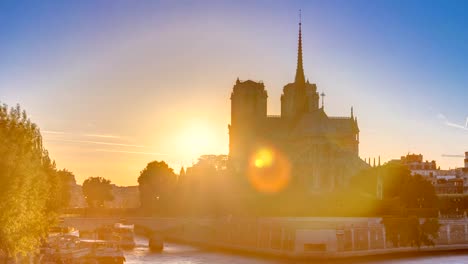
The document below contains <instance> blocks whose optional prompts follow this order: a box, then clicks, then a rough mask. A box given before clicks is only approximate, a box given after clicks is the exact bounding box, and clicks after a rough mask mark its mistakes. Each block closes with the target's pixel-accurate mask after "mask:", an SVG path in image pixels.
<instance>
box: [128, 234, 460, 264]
mask: <svg viewBox="0 0 468 264" xmlns="http://www.w3.org/2000/svg"><path fill="white" fill-rule="evenodd" d="M136 244H137V245H136V247H135V248H134V249H133V250H131V251H127V252H126V253H125V257H126V259H127V262H126V263H130V264H136V263H161V264H202V263H213V264H231V263H236V264H305V263H310V262H302V261H286V260H274V259H265V258H256V257H252V256H239V255H233V254H227V253H219V252H212V251H206V250H203V249H199V248H196V247H192V246H187V245H180V244H173V243H166V244H165V246H164V251H163V252H162V253H153V252H150V250H149V249H148V240H146V239H145V238H142V237H137V238H136ZM318 263H321V264H324V263H331V262H324V261H321V262H318ZM333 263H342V264H345V263H346V264H349V263H366V264H390V263H392V264H403V263H405V264H446V263H447V264H448V263H450V264H462V263H468V251H467V252H457V253H451V254H450V253H447V254H442V255H437V256H425V257H415V258H404V259H389V260H379V261H375V260H374V261H365V262H364V261H362V260H360V261H345V262H343V261H341V262H333Z"/></svg>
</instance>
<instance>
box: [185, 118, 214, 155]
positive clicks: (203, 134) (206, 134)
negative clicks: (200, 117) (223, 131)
mask: <svg viewBox="0 0 468 264" xmlns="http://www.w3.org/2000/svg"><path fill="white" fill-rule="evenodd" d="M214 135H215V134H214V132H213V130H212V129H211V128H210V126H208V125H207V124H204V123H202V122H197V123H195V122H194V123H193V124H190V125H189V126H187V127H186V129H184V130H183V131H181V133H180V136H179V144H178V145H179V147H180V148H181V149H183V150H184V152H185V153H186V154H189V155H202V154H212V153H211V152H213V151H214V149H215V144H214V141H215V140H214V139H215V138H214Z"/></svg>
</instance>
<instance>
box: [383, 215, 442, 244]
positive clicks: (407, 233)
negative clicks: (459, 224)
mask: <svg viewBox="0 0 468 264" xmlns="http://www.w3.org/2000/svg"><path fill="white" fill-rule="evenodd" d="M382 224H383V225H384V226H385V233H386V238H387V241H389V242H391V243H392V244H393V246H395V247H401V246H403V247H404V246H412V247H415V246H416V247H418V248H419V247H421V246H422V245H428V246H433V245H434V240H435V239H437V238H438V237H439V228H440V224H439V221H438V219H437V218H426V219H424V220H421V219H419V218H418V217H416V216H410V217H385V218H383V219H382Z"/></svg>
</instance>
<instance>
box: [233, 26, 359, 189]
mask: <svg viewBox="0 0 468 264" xmlns="http://www.w3.org/2000/svg"><path fill="white" fill-rule="evenodd" d="M324 96H325V95H324V94H319V92H318V91H317V85H316V84H314V83H310V82H309V80H308V79H306V78H305V75H304V69H303V62H302V32H301V23H299V41H298V51H297V68H296V75H295V79H294V82H292V83H289V84H287V85H285V86H284V88H283V94H282V95H281V115H280V116H270V115H267V98H268V95H267V91H266V90H265V85H264V84H263V83H262V82H255V81H252V80H247V81H240V80H239V79H237V81H236V83H235V85H234V88H233V91H232V93H231V124H230V125H229V159H230V161H231V164H233V166H235V167H236V168H237V169H238V170H243V169H245V168H246V166H248V163H249V159H251V157H252V155H253V153H254V151H255V150H256V149H258V148H261V147H264V146H268V147H272V148H274V149H276V150H278V151H279V152H281V153H282V154H283V155H284V156H285V157H286V158H287V160H288V162H289V163H290V164H291V177H292V178H293V180H294V181H295V182H296V183H298V184H299V185H300V186H302V188H305V189H306V190H307V191H310V192H322V191H327V190H328V191H331V190H335V189H336V188H339V187H344V186H346V185H347V183H348V182H349V179H350V177H352V176H353V175H354V174H355V173H357V172H358V171H359V170H360V169H362V168H364V167H365V166H366V163H365V162H364V161H363V160H361V159H360V158H359V126H358V121H357V117H355V116H354V114H353V109H352V108H351V113H350V115H349V116H347V117H332V116H328V115H327V114H326V112H325V110H324V105H323V97H324ZM320 99H322V104H321V105H320Z"/></svg>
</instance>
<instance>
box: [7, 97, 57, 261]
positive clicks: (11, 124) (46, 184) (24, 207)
mask: <svg viewBox="0 0 468 264" xmlns="http://www.w3.org/2000/svg"><path fill="white" fill-rule="evenodd" d="M0 157H1V159H0V256H1V255H3V256H7V257H16V256H18V255H21V254H23V255H24V254H26V253H28V252H31V251H32V250H34V249H36V248H37V247H38V246H39V244H40V241H41V238H43V237H45V236H46V234H47V229H48V227H49V226H50V225H51V224H52V223H53V221H54V220H55V216H56V212H57V211H56V210H57V209H58V207H57V206H56V201H57V200H58V196H57V193H58V185H57V184H56V183H57V179H58V177H57V173H56V169H55V163H54V162H53V161H51V159H50V158H49V155H48V153H47V151H46V150H45V149H44V147H43V145H42V137H41V134H40V131H39V128H38V127H37V126H36V124H34V123H32V122H31V121H30V120H29V119H28V117H27V115H26V112H25V111H23V110H21V108H20V107H19V106H16V107H15V108H10V109H9V108H8V107H7V106H6V105H2V106H0Z"/></svg>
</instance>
